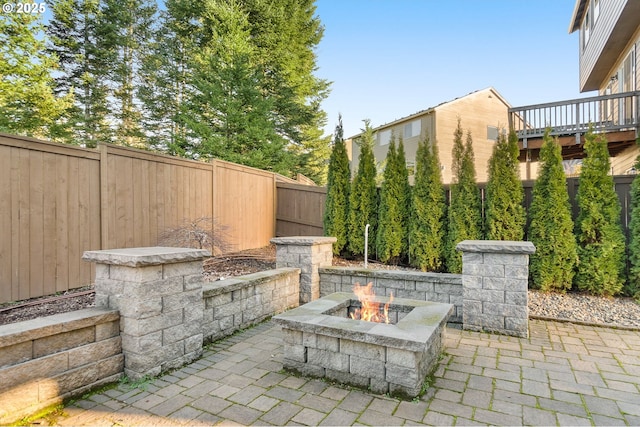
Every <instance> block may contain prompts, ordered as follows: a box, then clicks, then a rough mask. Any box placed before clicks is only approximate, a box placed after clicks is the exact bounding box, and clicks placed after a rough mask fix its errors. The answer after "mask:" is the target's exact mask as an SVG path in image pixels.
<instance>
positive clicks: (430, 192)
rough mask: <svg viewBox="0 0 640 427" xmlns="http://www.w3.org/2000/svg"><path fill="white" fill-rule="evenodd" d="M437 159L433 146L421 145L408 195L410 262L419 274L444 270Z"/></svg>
mask: <svg viewBox="0 0 640 427" xmlns="http://www.w3.org/2000/svg"><path fill="white" fill-rule="evenodd" d="M438 159H439V156H438V149H437V146H436V144H435V142H434V143H431V142H430V141H429V138H425V139H424V140H422V141H420V143H419V144H418V151H417V153H416V175H415V182H414V185H413V191H412V194H411V196H412V197H411V209H410V214H411V217H410V228H409V230H410V231H409V258H410V260H411V265H413V266H416V267H418V268H420V269H421V270H422V271H440V270H441V269H442V266H443V258H444V242H445V231H446V227H445V222H446V204H445V198H444V187H443V186H442V174H441V171H440V162H439V161H438Z"/></svg>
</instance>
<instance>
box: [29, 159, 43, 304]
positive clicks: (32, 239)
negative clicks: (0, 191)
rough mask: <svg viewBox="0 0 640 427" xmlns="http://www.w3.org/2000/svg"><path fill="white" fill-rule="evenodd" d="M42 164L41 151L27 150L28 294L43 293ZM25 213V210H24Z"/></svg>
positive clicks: (33, 295)
mask: <svg viewBox="0 0 640 427" xmlns="http://www.w3.org/2000/svg"><path fill="white" fill-rule="evenodd" d="M43 166H44V161H43V157H42V152H38V151H34V152H29V168H28V169H27V172H28V174H29V188H28V190H27V191H26V194H27V195H28V197H29V206H28V209H29V210H28V214H29V218H28V221H29V241H28V247H29V258H28V260H29V276H30V282H31V286H30V289H29V296H30V297H35V296H40V295H42V294H43V293H44V271H43V263H44V259H43V258H44V254H43V246H44V242H43V233H44V218H43V215H44V206H43V202H44V188H43V182H42V180H43V174H42V172H43ZM25 214H26V212H25Z"/></svg>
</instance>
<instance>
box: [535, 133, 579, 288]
mask: <svg viewBox="0 0 640 427" xmlns="http://www.w3.org/2000/svg"><path fill="white" fill-rule="evenodd" d="M540 163H541V165H540V174H539V176H538V179H537V180H536V182H535V184H534V186H533V200H532V201H531V206H530V207H529V219H530V223H529V232H528V239H529V240H530V241H531V242H532V243H533V245H534V246H535V247H536V252H535V253H534V254H532V255H531V262H530V264H531V268H530V274H531V279H532V285H533V287H534V288H537V289H541V290H543V291H557V292H565V291H567V290H570V289H571V284H572V280H573V276H574V274H575V265H576V261H577V259H578V254H577V247H576V238H575V236H574V234H573V220H572V219H571V207H570V205H569V193H568V192H567V179H566V176H565V173H564V169H563V167H562V155H561V148H560V145H559V144H558V142H557V141H554V140H553V138H551V137H550V136H549V130H547V131H546V132H545V135H544V143H543V145H542V148H541V149H540Z"/></svg>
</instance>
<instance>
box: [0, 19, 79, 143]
mask: <svg viewBox="0 0 640 427" xmlns="http://www.w3.org/2000/svg"><path fill="white" fill-rule="evenodd" d="M41 20H42V14H32V13H2V14H0V111H2V114H0V130H2V131H4V132H9V133H14V134H19V135H27V136H35V137H38V138H51V139H57V138H58V136H59V132H60V129H59V126H60V125H61V124H64V121H65V115H66V111H67V109H68V108H69V107H70V105H71V102H72V101H73V99H72V98H73V94H67V95H66V96H64V97H60V98H57V97H56V96H55V95H54V92H53V89H54V81H53V78H52V77H51V73H52V72H53V71H54V70H55V69H57V67H58V62H57V59H56V57H55V56H54V55H52V54H51V53H48V52H47V51H46V50H45V43H44V41H43V37H42V33H43V29H44V28H43V25H42V21H41Z"/></svg>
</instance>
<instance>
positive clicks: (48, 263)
mask: <svg viewBox="0 0 640 427" xmlns="http://www.w3.org/2000/svg"><path fill="white" fill-rule="evenodd" d="M57 160H58V159H57V156H56V155H55V154H52V153H44V170H45V171H46V174H47V179H45V180H44V182H43V184H44V188H43V191H44V212H43V229H44V234H43V239H42V240H43V243H42V244H43V248H42V249H43V257H44V260H43V265H42V269H43V271H42V274H43V276H44V289H43V295H51V294H53V293H55V292H56V260H57V244H56V242H57V239H56V233H57V225H56V211H57V209H58V201H57V200H56V180H55V179H51V174H52V172H53V175H54V178H55V171H56V163H57Z"/></svg>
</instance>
